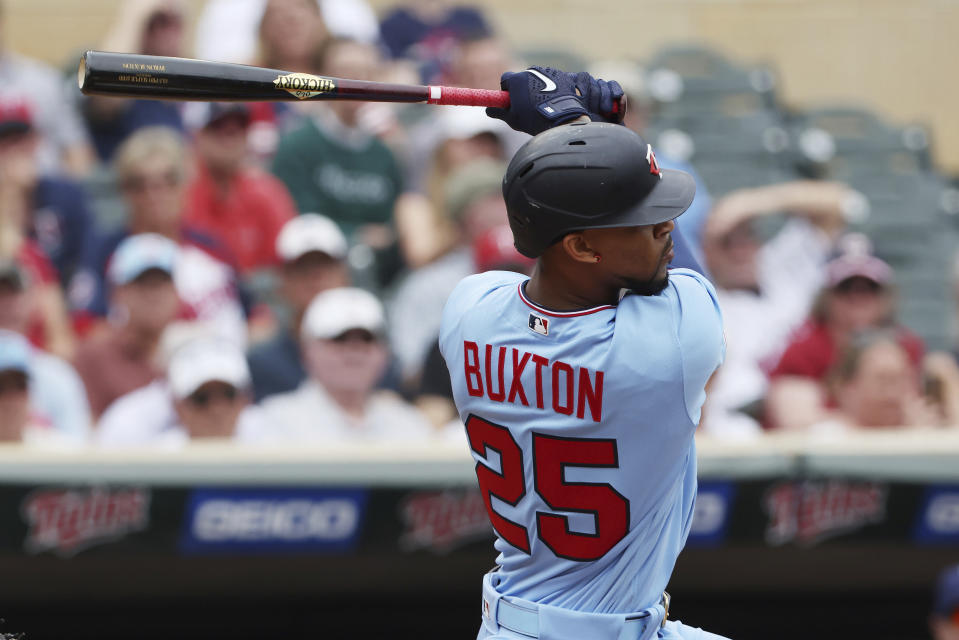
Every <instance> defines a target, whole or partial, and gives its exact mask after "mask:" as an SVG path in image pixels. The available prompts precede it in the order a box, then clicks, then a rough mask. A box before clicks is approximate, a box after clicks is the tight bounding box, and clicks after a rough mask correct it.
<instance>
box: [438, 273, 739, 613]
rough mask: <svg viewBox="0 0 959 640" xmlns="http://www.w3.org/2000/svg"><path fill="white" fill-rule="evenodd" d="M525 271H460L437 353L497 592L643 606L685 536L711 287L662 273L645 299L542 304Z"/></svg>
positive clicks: (712, 316) (588, 605)
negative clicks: (486, 530)
mask: <svg viewBox="0 0 959 640" xmlns="http://www.w3.org/2000/svg"><path fill="white" fill-rule="evenodd" d="M526 281H527V278H526V277H525V276H522V275H518V274H515V273H507V272H488V273H484V274H479V275H475V276H470V277H469V278H466V279H465V280H463V281H462V282H461V283H460V284H459V285H458V286H457V288H456V290H455V291H454V292H453V294H452V295H451V296H450V298H449V301H448V302H447V305H446V309H445V311H444V312H443V320H442V329H441V331H440V349H441V351H442V353H443V357H444V358H445V359H446V363H447V366H448V367H449V370H450V376H451V378H452V383H453V396H454V399H455V401H456V406H457V409H458V410H459V413H460V417H461V418H462V420H463V422H464V424H465V426H466V433H467V437H468V440H469V446H470V449H471V451H472V455H473V458H474V459H475V460H476V475H477V479H478V480H479V487H480V491H481V492H482V493H483V497H484V499H485V501H486V508H487V511H488V513H489V517H490V520H491V522H492V524H493V527H494V529H495V530H496V534H497V540H496V542H495V546H496V549H497V551H499V556H498V558H497V564H498V565H499V574H500V581H499V586H498V587H497V589H498V590H499V591H500V592H501V593H502V594H503V595H511V596H516V597H520V598H524V599H526V600H531V601H534V602H540V603H544V604H552V605H555V606H560V607H564V608H567V609H573V610H578V611H592V612H601V613H613V612H630V611H637V610H641V609H644V608H646V607H648V606H651V605H653V604H655V603H656V602H658V601H659V599H660V597H661V595H662V592H663V590H664V589H665V587H666V583H667V582H668V580H669V576H670V574H671V573H672V569H673V565H674V563H675V561H676V557H677V556H678V555H679V552H680V551H681V550H682V548H683V545H684V544H685V542H686V537H687V535H688V533H689V526H690V521H691V518H692V513H693V504H694V500H695V495H696V454H695V446H694V442H693V433H694V432H695V430H696V425H697V424H698V422H699V416H700V411H701V408H702V404H703V400H704V399H705V391H704V387H705V385H706V382H707V380H708V379H709V376H710V375H711V374H712V372H713V371H714V370H715V369H716V367H718V366H719V364H720V363H721V361H722V357H723V352H724V343H723V333H722V318H721V316H720V313H719V307H718V304H717V302H716V293H715V291H714V290H713V287H712V285H711V284H709V282H708V281H707V280H706V279H705V278H704V277H702V276H701V275H699V274H698V273H696V272H694V271H689V270H686V269H673V270H671V271H670V272H669V284H668V286H667V287H666V289H665V290H664V291H663V292H662V293H660V294H659V295H655V296H641V295H636V294H632V293H628V294H626V295H625V296H623V298H622V299H621V300H620V301H619V303H618V304H617V305H615V306H611V305H604V306H599V307H595V308H592V309H585V310H582V311H575V312H557V311H551V310H549V309H544V308H542V307H539V306H537V305H536V304H534V303H533V302H532V301H530V300H529V299H528V298H527V297H526V295H525V292H524V286H525V283H526Z"/></svg>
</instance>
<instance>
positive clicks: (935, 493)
mask: <svg viewBox="0 0 959 640" xmlns="http://www.w3.org/2000/svg"><path fill="white" fill-rule="evenodd" d="M915 539H916V542H917V543H919V544H929V545H934V544H935V545H950V544H954V545H959V485H934V486H930V487H926V492H925V495H924V496H923V499H922V506H921V507H920V508H919V516H918V518H917V520H916V526H915Z"/></svg>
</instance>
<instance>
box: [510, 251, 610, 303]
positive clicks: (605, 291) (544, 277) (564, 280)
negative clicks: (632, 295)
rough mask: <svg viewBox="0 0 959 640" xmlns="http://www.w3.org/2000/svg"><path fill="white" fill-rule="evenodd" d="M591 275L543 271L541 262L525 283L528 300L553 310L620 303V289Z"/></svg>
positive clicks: (552, 270) (571, 271)
mask: <svg viewBox="0 0 959 640" xmlns="http://www.w3.org/2000/svg"><path fill="white" fill-rule="evenodd" d="M590 275H591V274H588V273H585V272H583V270H577V269H563V268H555V267H553V268H549V267H546V268H544V264H543V262H542V261H540V262H539V263H538V264H537V265H536V269H535V270H534V271H533V275H532V276H530V279H529V282H527V283H526V289H525V291H526V297H527V298H529V299H530V300H531V301H532V302H533V303H535V304H537V305H539V306H541V307H544V308H546V309H552V310H554V311H576V310H578V309H591V308H593V307H598V306H601V305H604V304H611V305H615V304H616V303H617V302H619V292H620V289H619V286H617V285H613V284H610V285H609V286H603V285H602V284H600V283H597V282H596V280H595V279H594V278H593V277H587V276H590Z"/></svg>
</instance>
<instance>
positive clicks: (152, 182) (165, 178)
mask: <svg viewBox="0 0 959 640" xmlns="http://www.w3.org/2000/svg"><path fill="white" fill-rule="evenodd" d="M178 184H180V174H179V173H177V172H176V171H174V170H170V171H167V172H164V173H163V174H162V175H159V176H144V175H132V176H128V177H127V178H126V179H125V180H124V181H123V188H124V190H126V191H143V190H145V189H146V188H147V187H165V188H167V189H171V188H173V187H175V186H177V185H178Z"/></svg>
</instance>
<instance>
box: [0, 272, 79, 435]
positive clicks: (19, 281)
mask: <svg viewBox="0 0 959 640" xmlns="http://www.w3.org/2000/svg"><path fill="white" fill-rule="evenodd" d="M41 295H42V291H41V290H39V289H38V288H37V287H33V286H30V285H29V283H28V280H27V276H26V274H25V273H24V272H23V270H22V269H21V268H20V267H19V266H17V264H16V263H15V262H12V261H9V260H0V331H2V332H3V333H4V334H8V333H16V334H20V335H22V336H24V337H27V330H28V328H29V326H30V319H31V316H32V315H33V314H35V313H36V312H37V311H40V309H37V305H36V303H37V299H38V297H39V296H41ZM30 375H31V379H32V381H31V384H30V406H31V409H32V411H33V413H34V414H35V415H37V416H43V417H44V418H45V420H46V421H47V422H49V424H50V425H51V426H52V427H53V428H54V429H55V430H56V431H58V432H59V433H61V434H62V435H63V436H64V437H66V438H73V439H74V440H76V441H82V440H85V439H86V437H87V436H88V434H89V431H90V405H89V404H88V402H87V392H86V389H85V388H84V386H83V381H82V380H80V376H79V375H77V372H76V370H75V369H74V368H73V367H72V366H71V365H70V364H69V363H67V362H66V361H65V360H63V359H61V358H58V357H56V356H54V355H52V354H49V353H47V352H45V351H43V350H41V349H37V348H33V349H32V353H31V356H30Z"/></svg>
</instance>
